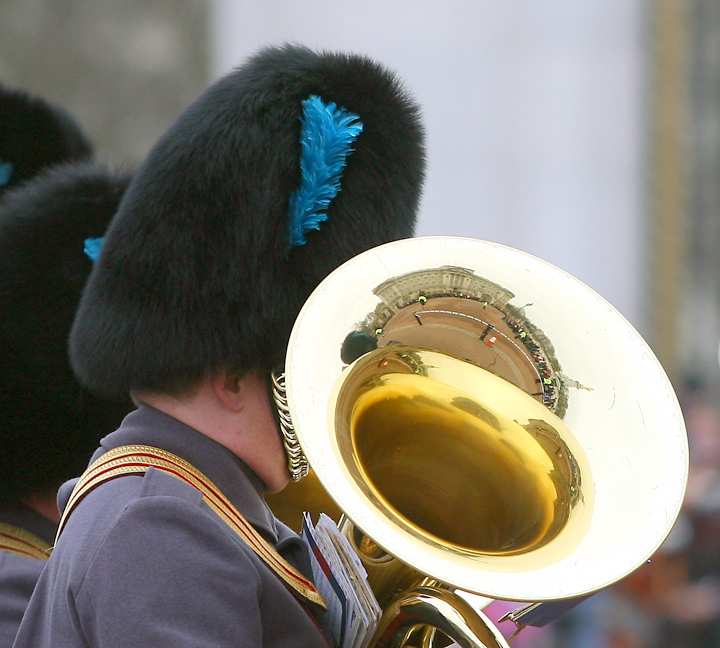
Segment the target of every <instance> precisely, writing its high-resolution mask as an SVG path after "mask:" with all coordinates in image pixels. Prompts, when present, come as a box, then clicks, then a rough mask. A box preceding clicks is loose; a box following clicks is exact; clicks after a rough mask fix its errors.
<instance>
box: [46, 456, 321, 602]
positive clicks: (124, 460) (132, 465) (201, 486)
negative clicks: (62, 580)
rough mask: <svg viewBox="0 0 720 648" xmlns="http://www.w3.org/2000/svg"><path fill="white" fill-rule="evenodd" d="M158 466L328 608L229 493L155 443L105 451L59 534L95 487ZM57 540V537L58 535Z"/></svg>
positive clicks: (278, 570)
mask: <svg viewBox="0 0 720 648" xmlns="http://www.w3.org/2000/svg"><path fill="white" fill-rule="evenodd" d="M148 468H156V469H158V470H162V471H163V472H166V473H169V474H170V475H173V476H174V477H176V478H178V479H180V480H182V481H184V482H186V483H188V484H190V485H191V486H193V487H194V488H196V489H197V490H199V491H200V492H201V493H202V494H203V500H204V501H205V503H206V504H207V505H208V506H209V507H210V508H211V509H212V510H213V511H215V512H216V513H217V514H218V515H219V516H220V517H221V518H222V520H223V521H224V522H225V523H226V524H227V525H228V526H229V527H230V528H231V529H232V530H233V531H234V532H235V533H237V535H238V536H240V538H241V539H242V540H243V542H245V544H247V545H248V546H249V547H250V548H251V549H252V550H253V551H254V552H255V553H256V554H257V555H258V556H259V557H260V558H261V559H262V560H263V561H264V562H265V564H266V565H267V566H268V567H269V568H270V569H272V570H273V571H274V572H275V573H276V574H277V575H278V576H279V577H280V578H281V579H282V580H283V581H284V582H285V583H286V584H287V585H288V586H289V587H290V588H291V589H292V590H294V591H295V592H296V593H297V594H299V595H300V596H302V597H303V598H305V599H307V600H308V601H310V602H312V603H315V604H317V605H320V606H321V607H323V608H324V607H325V602H324V601H323V598H322V596H321V595H320V594H319V593H318V591H317V590H316V589H315V585H314V584H313V583H312V582H311V581H309V580H308V579H306V578H305V577H304V576H303V575H302V574H301V573H300V572H299V571H297V570H296V569H295V568H294V567H293V566H292V565H291V564H290V563H288V562H287V561H286V560H285V559H284V558H283V557H282V556H281V555H280V554H279V553H278V552H277V550H276V549H275V548H274V547H273V546H272V545H271V544H270V543H268V542H267V540H265V538H263V537H262V536H261V535H260V534H259V533H258V532H257V531H256V530H255V528H254V527H253V526H252V525H251V524H250V523H249V522H248V521H247V520H246V519H245V517H244V516H243V515H242V513H240V511H238V510H237V508H235V506H233V504H232V503H231V502H230V500H228V499H227V498H226V497H225V495H223V493H222V492H221V491H220V490H219V489H218V488H217V486H215V484H213V483H212V482H211V481H210V480H209V479H208V478H207V477H206V476H205V475H203V473H201V472H200V471H199V470H198V469H197V468H195V466H193V465H192V464H190V463H188V462H187V461H185V460H184V459H181V458H180V457H178V456H176V455H174V454H171V453H170V452H166V451H165V450H161V449H159V448H153V447H151V446H143V445H129V446H122V447H120V448H115V449H113V450H110V451H109V452H107V453H105V454H104V455H103V456H102V457H100V458H99V459H98V460H97V461H95V462H94V463H93V464H91V465H90V466H89V467H88V469H87V470H86V471H85V472H84V473H83V475H82V477H80V480H79V481H78V483H77V484H76V485H75V488H74V489H73V492H72V493H71V495H70V499H69V500H68V503H67V506H66V507H65V511H64V512H63V516H62V519H61V520H60V526H59V527H58V533H57V537H60V533H62V530H63V528H64V527H65V522H66V521H67V518H68V516H69V515H70V513H72V511H73V509H74V508H75V507H76V506H77V505H78V503H79V502H80V500H81V499H82V498H83V497H85V495H87V494H88V493H89V492H90V491H91V490H93V489H94V488H96V487H97V486H99V485H100V484H102V483H103V482H106V481H108V480H110V479H114V478H115V477H120V476H122V475H131V474H142V473H145V472H146V471H147V470H148ZM56 542H57V538H56Z"/></svg>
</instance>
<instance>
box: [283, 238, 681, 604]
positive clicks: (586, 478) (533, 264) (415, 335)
mask: <svg viewBox="0 0 720 648" xmlns="http://www.w3.org/2000/svg"><path fill="white" fill-rule="evenodd" d="M285 370H286V376H285V380H286V392H287V393H286V397H287V403H288V408H289V411H290V415H291V419H292V422H293V425H294V428H295V432H296V434H297V437H298V440H299V443H300V446H301V447H302V450H303V452H304V453H305V455H306V456H307V459H308V461H309V464H310V467H311V468H312V470H313V471H314V473H315V475H316V476H317V478H318V480H319V481H320V483H321V484H322V486H323V488H324V489H325V490H326V491H327V493H328V494H329V495H330V497H331V498H332V499H333V500H334V501H335V502H336V503H337V505H338V506H339V508H340V509H341V510H342V511H343V512H344V513H345V514H346V515H347V517H348V518H349V519H350V520H351V521H352V522H353V523H354V525H355V526H356V527H358V528H359V529H362V531H363V532H364V533H365V534H366V535H367V536H369V537H370V538H371V539H372V540H373V541H374V542H375V543H377V545H379V546H380V547H382V548H383V549H384V550H385V551H387V552H388V553H389V554H391V555H393V556H395V557H396V558H398V559H399V560H400V561H402V562H403V563H405V564H406V565H409V566H411V567H412V568H414V569H417V570H418V571H420V572H422V573H423V574H426V575H428V576H429V577H431V578H433V579H437V580H438V581H441V582H443V583H446V584H448V585H450V586H453V587H457V588H460V589H463V590H466V591H469V592H474V593H477V594H480V595H483V596H487V597H490V598H493V599H505V600H516V601H547V600H556V599H564V598H572V597H577V596H582V595H585V594H588V593H590V592H594V591H597V590H600V589H602V588H604V587H607V586H608V585H611V584H612V583H614V582H616V581H617V580H619V579H621V578H623V577H624V576H626V575H627V574H629V573H630V572H632V571H634V570H635V569H636V568H637V567H639V566H640V565H641V564H642V563H644V562H645V561H646V560H647V559H648V558H649V557H650V556H651V555H652V554H653V553H654V552H655V551H656V550H657V549H658V548H659V546H660V545H661V544H662V542H663V541H664V539H665V538H666V536H667V534H668V533H669V532H670V529H671V528H672V525H673V523H674V521H675V519H676V517H677V515H678V513H679V511H680V506H681V503H682V499H683V495H684V490H685V484H686V480H687V467H688V447H687V436H686V433H685V427H684V423H683V419H682V415H681V412H680V408H679V405H678V402H677V398H676V396H675V393H674V391H673V389H672V386H671V384H670V382H669V380H668V378H667V376H666V374H665V372H664V371H663V369H662V367H661V366H660V364H659V362H658V361H657V359H656V358H655V356H654V355H653V353H652V351H651V350H650V348H649V346H648V345H647V343H646V342H645V341H644V340H643V339H642V337H641V336H640V335H639V334H638V333H637V331H636V330H635V329H634V328H633V327H632V326H631V325H630V324H629V323H628V322H627V321H626V320H625V319H624V318H623V317H622V316H621V315H620V314H619V313H618V311H617V310H615V309H614V308H613V307H612V306H611V305H610V304H608V303H607V302H606V301H605V300H604V299H603V298H601V297H600V296H599V295H597V294H596V293H595V292H594V291H592V290H591V289H590V288H588V287H587V286H585V285H584V284H582V283H581V282H580V281H578V280H577V279H575V278H574V277H572V276H571V275H569V274H567V273H565V272H564V271H562V270H560V269H558V268H556V267H555V266H553V265H551V264H549V263H547V262H545V261H542V260H540V259H538V258H536V257H534V256H531V255H529V254H526V253H523V252H520V251H518V250H515V249H512V248H509V247H506V246H502V245H498V244H495V243H489V242H485V241H479V240H474V239H465V238H456V237H424V238H414V239H407V240H403V241H397V242H393V243H388V244H386V245H382V246H380V247H377V248H374V249H372V250H369V251H367V252H365V253H363V254H360V255H359V256H357V257H355V258H353V259H351V260H350V261H348V262H347V263H345V264H344V265H342V266H341V267H340V268H338V269H337V270H335V271H334V272H333V273H331V274H330V275H329V276H328V277H327V278H326V279H325V280H324V281H323V282H322V283H321V284H320V286H319V287H318V288H317V289H316V290H315V291H314V292H313V294H312V295H311V297H310V298H309V299H308V301H307V302H306V303H305V306H304V307H303V309H302V311H301V313H300V315H299V317H298V319H297V321H296V323H295V326H294V329H293V332H292V335H291V338H290V343H289V347H288V354H287V359H286V368H285Z"/></svg>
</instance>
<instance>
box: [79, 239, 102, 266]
mask: <svg viewBox="0 0 720 648" xmlns="http://www.w3.org/2000/svg"><path fill="white" fill-rule="evenodd" d="M102 243H103V238H102V237H100V238H86V239H85V247H84V248H83V252H85V254H86V255H87V256H88V258H89V259H90V260H91V261H97V258H98V257H99V256H100V248H101V247H102Z"/></svg>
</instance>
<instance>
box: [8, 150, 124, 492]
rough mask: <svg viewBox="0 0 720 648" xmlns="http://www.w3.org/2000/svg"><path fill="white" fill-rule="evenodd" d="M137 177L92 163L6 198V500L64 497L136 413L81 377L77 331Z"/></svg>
mask: <svg viewBox="0 0 720 648" xmlns="http://www.w3.org/2000/svg"><path fill="white" fill-rule="evenodd" d="M128 182H129V178H127V177H125V176H117V175H115V174H114V173H110V172H109V171H108V170H106V169H104V168H101V167H98V166H93V165H91V164H87V163H83V164H81V165H60V166H55V167H53V168H52V169H48V170H46V171H44V172H42V173H41V174H40V175H39V176H37V177H35V178H32V179H30V180H26V182H25V183H23V184H22V186H18V187H15V188H13V189H11V190H10V191H8V192H7V193H6V194H5V195H4V196H3V197H2V201H0V501H2V502H18V501H27V502H29V501H35V500H36V499H37V497H44V498H45V499H46V500H47V501H49V502H54V501H55V491H56V489H57V488H58V487H59V486H60V484H61V483H62V482H63V481H65V480H67V479H70V478H71V477H74V476H76V475H77V474H79V473H80V472H82V470H83V469H84V468H85V466H86V465H87V461H88V458H89V457H90V455H91V454H92V452H93V451H94V450H95V448H96V447H97V445H98V442H99V440H100V439H101V438H102V437H103V436H104V435H105V434H108V433H109V432H112V431H113V430H114V429H115V428H116V427H117V426H118V425H119V424H120V421H121V420H122V418H123V416H124V415H125V414H126V413H127V412H128V411H130V409H131V408H132V404H131V403H130V402H129V400H128V399H127V398H125V399H123V400H121V401H120V402H114V401H110V400H107V399H104V398H99V397H96V396H94V395H93V394H91V393H90V392H89V391H88V390H87V389H85V388H83V387H82V386H81V385H80V384H79V382H78V381H77V380H76V379H75V377H74V376H73V372H72V369H71V367H70V362H69V358H68V352H67V338H68V335H69V333H70V327H71V326H72V322H73V318H74V315H75V310H76V308H77V305H78V302H79V300H80V294H81V291H82V288H83V285H84V283H85V281H86V279H87V277H88V275H89V273H90V270H91V268H92V261H91V260H90V259H89V258H88V256H87V254H86V253H85V252H84V247H85V241H86V239H88V238H93V237H100V236H102V235H103V233H104V231H105V229H106V227H107V225H108V223H109V221H110V218H111V217H112V215H113V213H114V212H115V209H116V208H117V206H118V204H119V202H120V198H121V196H122V194H123V191H124V190H125V188H126V187H127V184H128Z"/></svg>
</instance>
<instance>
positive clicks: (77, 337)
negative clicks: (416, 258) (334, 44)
mask: <svg viewBox="0 0 720 648" xmlns="http://www.w3.org/2000/svg"><path fill="white" fill-rule="evenodd" d="M423 175H424V144H423V129H422V126H421V124H420V119H419V114H418V107H417V105H416V104H415V103H414V101H413V100H412V99H411V98H410V97H409V95H408V94H407V93H406V91H405V89H404V88H403V86H402V84H401V83H400V82H399V81H398V79H397V78H396V77H395V75H394V74H393V73H392V72H390V71H388V70H387V69H385V68H384V67H382V66H381V65H379V64H377V63H375V62H373V61H371V60H369V59H367V58H365V57H362V56H355V55H347V54H339V53H316V52H313V51H311V50H308V49H306V48H303V47H299V46H290V45H286V46H282V47H277V48H268V49H265V50H262V51H261V52H259V53H258V54H257V55H255V56H254V57H252V58H250V59H249V60H248V62H247V63H246V64H244V65H243V66H241V67H239V68H238V69H236V70H235V71H233V72H231V73H230V74H228V75H227V76H226V77H224V78H223V79H221V80H220V81H218V82H217V83H215V84H214V85H212V86H211V87H210V88H209V89H208V90H207V91H206V92H205V93H204V94H203V95H202V96H201V97H200V98H199V99H198V100H197V101H196V102H195V103H194V104H193V105H191V106H190V107H189V108H188V109H187V110H186V111H185V112H184V114H182V115H181V116H180V118H179V119H178V120H177V122H176V123H175V124H174V125H173V126H172V127H171V128H170V129H169V130H168V132H167V133H166V134H165V135H164V136H163V137H162V138H161V139H160V140H159V142H158V143H157V144H156V145H155V147H154V148H153V149H152V151H151V152H150V154H149V156H148V158H147V160H146V161H145V163H144V164H143V165H142V166H141V168H140V170H139V172H138V173H137V175H136V176H135V178H134V180H133V182H132V183H131V185H130V187H129V189H128V191H127V193H126V195H125V198H124V199H123V201H122V204H121V205H120V208H119V210H118V212H117V215H116V216H115V218H114V219H113V223H112V225H111V227H110V229H109V230H108V233H107V236H106V237H105V239H104V242H103V245H102V249H101V253H100V256H99V259H98V260H97V262H96V266H95V269H94V270H93V273H92V275H91V278H90V281H89V282H88V286H87V289H86V290H85V293H84V295H83V299H82V302H81V305H80V308H79V311H78V314H77V317H76V320H75V324H74V326H73V331H72V336H71V341H70V350H71V358H72V363H73V367H74V368H75V371H76V373H77V375H78V376H79V378H80V379H81V381H82V382H83V383H84V384H86V385H87V386H89V387H90V388H91V389H93V390H95V391H96V392H98V393H101V394H105V395H108V396H117V395H122V394H127V393H128V392H133V393H137V394H143V393H144V394H147V393H160V394H170V395H175V396H183V395H192V394H193V393H194V391H195V390H196V389H197V388H198V385H200V384H201V383H203V381H207V380H210V379H213V378H216V377H218V376H220V375H224V376H238V377H242V376H245V375H247V374H249V373H253V374H258V375H267V374H269V372H270V371H271V370H272V369H273V368H275V367H277V366H278V365H282V364H283V361H284V355H285V350H286V346H287V341H288V338H289V334H290V330H291V328H292V325H293V323H294V320H295V318H296V316H297V314H298V313H299V310H300V308H301V306H302V304H303V302H304V301H305V300H306V298H307V297H308V296H309V294H310V293H311V291H312V290H313V289H314V288H315V287H316V286H317V284H318V283H319V282H320V281H321V280H322V279H323V278H324V277H325V276H326V275H327V274H328V273H330V272H331V271H332V270H333V269H335V268H336V267H337V266H339V265H340V264H342V263H343V262H344V261H346V260H347V259H349V258H350V257H352V256H354V255H356V254H358V253H360V252H362V251H364V250H366V249H368V248H370V247H373V246H376V245H379V244H381V243H384V242H387V241H390V240H394V239H399V238H404V237H408V236H411V235H412V233H413V227H414V222H415V216H416V210H417V207H418V202H419V198H420V192H421V185H422V180H423ZM318 344H322V340H318Z"/></svg>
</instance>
